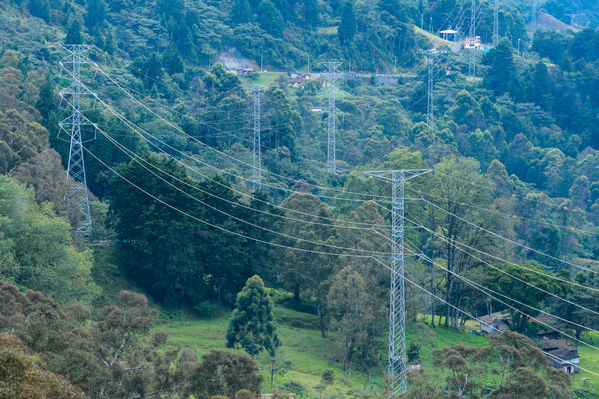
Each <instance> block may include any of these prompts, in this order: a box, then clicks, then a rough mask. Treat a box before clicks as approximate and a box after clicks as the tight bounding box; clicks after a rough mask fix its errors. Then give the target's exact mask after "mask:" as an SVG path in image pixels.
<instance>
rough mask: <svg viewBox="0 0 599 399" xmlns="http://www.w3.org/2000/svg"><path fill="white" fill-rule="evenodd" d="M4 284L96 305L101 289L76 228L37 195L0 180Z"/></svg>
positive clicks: (1, 273)
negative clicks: (39, 202)
mask: <svg viewBox="0 0 599 399" xmlns="http://www.w3.org/2000/svg"><path fill="white" fill-rule="evenodd" d="M0 218H1V219H2V220H3V223H2V225H1V226H0V247H1V248H2V252H3V255H4V261H3V262H0V278H4V279H8V280H10V281H12V282H15V283H18V284H19V285H22V286H24V287H27V288H30V289H34V290H38V291H42V292H44V293H45V294H47V295H49V296H51V297H53V298H54V299H56V300H57V301H58V302H61V303H69V302H74V301H80V302H83V303H91V302H93V301H94V300H95V299H96V298H97V297H98V296H99V294H100V291H101V290H100V288H99V287H98V286H97V285H96V284H95V283H94V282H93V279H92V277H91V267H92V261H91V252H90V251H82V252H80V251H77V249H76V248H75V247H74V245H73V239H72V237H71V234H70V230H71V229H70V226H69V224H68V223H67V222H66V220H65V219H63V218H59V217H57V216H56V214H55V213H54V211H53V209H52V206H51V205H50V204H49V203H44V204H42V205H41V206H38V205H37V204H36V203H35V200H34V193H33V190H30V189H26V188H25V187H23V186H22V185H20V184H18V183H17V182H16V181H15V180H14V179H12V178H10V177H8V176H0Z"/></svg>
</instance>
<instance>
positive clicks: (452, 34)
mask: <svg viewBox="0 0 599 399" xmlns="http://www.w3.org/2000/svg"><path fill="white" fill-rule="evenodd" d="M439 33H440V34H441V37H442V38H443V39H444V40H448V41H450V42H455V41H456V40H457V38H458V31H457V30H454V29H445V30H442V31H441V32H439Z"/></svg>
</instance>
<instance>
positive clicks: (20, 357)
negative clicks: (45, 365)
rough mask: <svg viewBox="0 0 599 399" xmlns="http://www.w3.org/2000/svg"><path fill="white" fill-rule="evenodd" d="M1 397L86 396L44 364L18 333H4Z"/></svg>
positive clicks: (77, 398)
mask: <svg viewBox="0 0 599 399" xmlns="http://www.w3.org/2000/svg"><path fill="white" fill-rule="evenodd" d="M0 397H1V398H7V399H8V398H10V399H49V398H60V399H85V395H84V394H83V392H82V391H81V390H80V389H79V388H77V387H75V386H73V385H71V384H69V382H68V381H67V380H65V379H64V378H63V377H61V376H59V375H56V374H54V373H51V372H48V371H46V370H44V369H42V367H40V362H39V360H38V359H36V358H35V357H34V356H28V355H26V354H25V348H24V347H23V345H22V344H21V342H20V341H19V340H18V339H17V338H16V337H14V336H12V335H9V334H6V333H0Z"/></svg>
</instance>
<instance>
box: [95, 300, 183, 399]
mask: <svg viewBox="0 0 599 399" xmlns="http://www.w3.org/2000/svg"><path fill="white" fill-rule="evenodd" d="M119 302H120V303H119V304H118V305H109V306H105V307H103V308H101V309H99V310H98V315H97V319H98V320H97V323H96V325H95V326H94V328H93V329H92V331H91V334H92V337H93V350H94V354H95V355H96V357H97V360H98V361H99V364H100V367H101V368H102V371H101V374H102V378H101V380H100V383H99V386H98V387H97V389H98V390H97V392H96V394H97V395H98V396H99V397H100V399H108V398H114V397H123V395H126V394H130V393H137V394H144V393H150V392H162V393H165V394H166V393H172V392H173V391H174V390H175V389H177V388H178V386H177V385H178V384H177V379H176V378H175V375H176V374H177V372H178V370H177V369H176V368H175V369H173V368H172V367H171V365H172V364H173V362H174V361H175V359H176V358H177V356H178V352H177V351H172V350H171V351H166V353H165V354H164V355H162V354H160V353H159V352H158V349H159V348H160V347H161V346H162V345H163V344H164V343H165V342H166V339H167V335H166V334H165V333H163V332H156V333H154V334H152V335H151V336H150V335H149V333H150V328H152V326H153V324H154V317H155V312H154V311H153V310H152V309H150V308H149V307H148V300H147V298H146V297H145V295H142V294H138V293H135V292H131V291H121V292H120V294H119Z"/></svg>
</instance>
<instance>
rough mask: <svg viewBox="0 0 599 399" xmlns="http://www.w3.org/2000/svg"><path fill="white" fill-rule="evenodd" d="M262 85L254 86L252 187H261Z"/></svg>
mask: <svg viewBox="0 0 599 399" xmlns="http://www.w3.org/2000/svg"><path fill="white" fill-rule="evenodd" d="M261 91H262V87H260V86H254V87H253V93H254V158H253V165H252V189H253V190H254V191H257V190H260V189H261V188H262V152H261V149H260V147H261V141H260V92H261Z"/></svg>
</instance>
